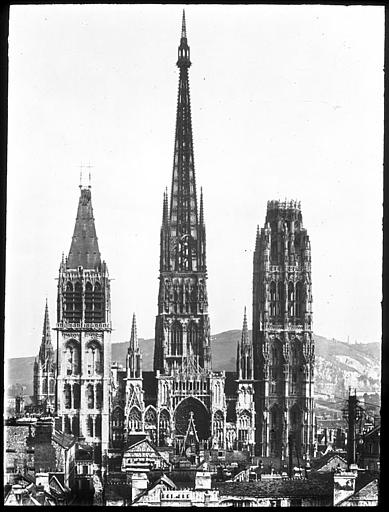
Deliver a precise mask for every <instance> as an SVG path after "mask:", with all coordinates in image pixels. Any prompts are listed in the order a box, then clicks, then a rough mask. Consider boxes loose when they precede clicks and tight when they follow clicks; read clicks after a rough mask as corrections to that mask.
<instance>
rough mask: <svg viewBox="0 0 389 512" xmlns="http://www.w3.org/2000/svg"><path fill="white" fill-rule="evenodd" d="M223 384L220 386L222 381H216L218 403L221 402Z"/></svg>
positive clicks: (216, 400)
mask: <svg viewBox="0 0 389 512" xmlns="http://www.w3.org/2000/svg"><path fill="white" fill-rule="evenodd" d="M220 388H221V386H220V382H216V385H215V402H216V403H217V404H218V403H220V399H221V389H220Z"/></svg>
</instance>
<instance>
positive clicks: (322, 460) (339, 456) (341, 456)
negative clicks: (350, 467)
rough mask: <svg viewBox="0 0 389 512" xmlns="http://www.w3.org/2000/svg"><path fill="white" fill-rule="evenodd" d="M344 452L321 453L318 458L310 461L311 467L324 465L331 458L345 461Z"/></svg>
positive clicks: (316, 468)
mask: <svg viewBox="0 0 389 512" xmlns="http://www.w3.org/2000/svg"><path fill="white" fill-rule="evenodd" d="M344 455H345V453H344V452H342V453H337V452H328V453H326V454H325V455H323V456H322V457H321V458H320V459H319V460H316V461H315V462H314V463H312V469H315V470H318V469H320V468H322V467H323V466H325V465H326V464H327V463H328V462H329V461H330V460H331V459H339V460H340V461H342V462H344V463H346V462H347V461H346V459H345V458H344Z"/></svg>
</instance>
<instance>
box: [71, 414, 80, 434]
mask: <svg viewBox="0 0 389 512" xmlns="http://www.w3.org/2000/svg"><path fill="white" fill-rule="evenodd" d="M72 434H73V435H75V436H78V435H79V434H80V429H79V423H78V418H77V416H73V418H72Z"/></svg>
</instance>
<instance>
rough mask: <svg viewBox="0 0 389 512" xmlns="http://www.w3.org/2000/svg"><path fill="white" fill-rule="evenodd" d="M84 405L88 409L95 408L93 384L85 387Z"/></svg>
mask: <svg viewBox="0 0 389 512" xmlns="http://www.w3.org/2000/svg"><path fill="white" fill-rule="evenodd" d="M86 403H87V404H88V409H94V408H95V390H94V389H93V384H88V385H87V387H86Z"/></svg>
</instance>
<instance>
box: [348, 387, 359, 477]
mask: <svg viewBox="0 0 389 512" xmlns="http://www.w3.org/2000/svg"><path fill="white" fill-rule="evenodd" d="M356 406H357V397H356V395H355V394H354V395H351V394H350V392H349V397H348V407H347V417H348V436H347V464H348V466H349V467H350V464H355V458H356V450H355V423H356Z"/></svg>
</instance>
